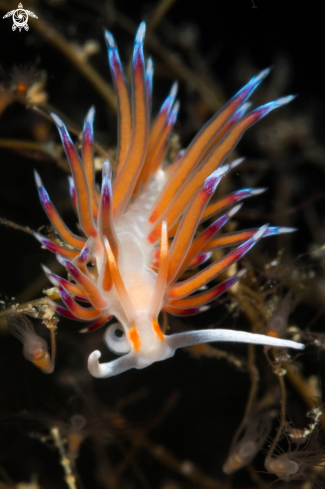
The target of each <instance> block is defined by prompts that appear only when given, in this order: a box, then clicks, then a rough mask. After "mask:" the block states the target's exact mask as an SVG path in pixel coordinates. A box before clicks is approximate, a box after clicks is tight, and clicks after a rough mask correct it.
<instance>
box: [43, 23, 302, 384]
mask: <svg viewBox="0 0 325 489" xmlns="http://www.w3.org/2000/svg"><path fill="white" fill-rule="evenodd" d="M144 35H145V23H141V24H140V26H139V29H138V31H137V34H136V37H135V44H134V52H133V62H132V75H131V91H130V93H129V87H128V84H127V81H126V78H125V76H124V73H123V68H122V65H121V61H120V57H119V54H118V50H117V46H116V43H115V40H114V38H113V36H112V34H111V33H110V32H106V34H105V37H106V42H107V46H108V58H109V64H110V69H111V74H112V78H113V82H114V87H115V92H116V97H117V105H118V145H117V158H116V165H115V167H114V169H113V168H112V165H111V163H110V161H109V160H108V159H107V160H106V161H105V162H104V165H103V176H102V185H101V192H99V190H98V189H97V187H96V184H95V174H94V151H93V120H94V113H95V111H94V108H91V109H90V110H89V112H88V114H87V116H86V118H85V123H84V128H83V134H82V157H81V158H80V156H79V154H78V152H77V150H76V148H75V146H74V144H73V142H72V140H71V138H70V136H69V133H68V131H67V129H66V127H65V125H64V123H63V122H62V120H61V119H59V117H58V116H57V115H55V114H52V118H53V120H54V122H55V123H56V125H57V128H58V131H59V133H60V136H61V140H62V143H63V146H64V149H65V152H66V155H67V159H68V161H69V164H70V168H71V173H72V177H71V178H70V193H71V197H72V201H73V205H74V207H75V210H76V212H77V215H78V220H79V227H80V229H81V233H80V236H79V235H77V234H75V233H73V232H71V231H70V230H69V229H68V228H67V226H66V225H65V224H64V222H63V221H62V219H61V217H60V215H59V214H58V212H57V210H56V209H55V207H54V205H53V204H52V202H51V200H50V198H49V196H48V194H47V192H46V190H45V188H44V186H43V184H42V181H41V179H40V176H39V175H38V174H37V173H36V172H35V179H36V184H37V187H38V191H39V195H40V200H41V202H42V205H43V207H44V210H45V212H46V214H47V216H48V218H49V219H50V221H51V223H52V225H53V227H54V228H55V230H56V232H57V234H58V238H57V239H48V238H46V237H45V236H41V235H40V234H38V233H36V234H35V236H36V238H37V239H38V240H39V241H40V242H41V243H42V244H43V245H44V246H45V247H47V248H48V249H49V250H51V251H52V252H54V253H56V255H57V259H58V261H59V262H60V263H61V264H62V265H63V266H64V267H65V268H66V270H67V272H68V274H69V278H70V280H67V279H65V278H62V277H59V276H58V275H56V274H54V273H52V272H51V271H50V270H49V269H48V268H47V267H43V268H44V271H45V273H46V275H47V276H48V279H49V280H50V282H51V283H52V284H53V285H54V286H55V287H57V289H58V291H59V294H60V297H61V299H62V301H63V303H64V304H65V306H66V308H65V307H63V306H60V305H58V304H54V303H53V307H55V309H56V311H57V312H58V313H60V314H62V315H64V316H66V317H68V318H72V319H75V320H78V321H91V322H92V324H91V325H90V326H88V327H86V328H84V329H83V330H82V331H83V332H86V331H94V330H96V329H97V328H100V327H101V326H103V325H104V324H105V323H107V322H108V321H110V320H111V319H112V318H113V317H114V318H115V319H116V320H117V321H118V322H117V323H116V322H113V324H110V325H109V327H108V329H107V330H106V332H105V334H104V341H105V343H106V345H107V347H108V348H109V349H110V350H111V351H112V352H114V353H116V354H119V355H122V356H120V357H119V358H117V359H115V360H113V361H111V362H108V363H99V358H100V356H101V353H100V352H99V351H94V352H93V353H91V354H90V356H89V360H88V368H89V371H90V373H91V374H92V375H93V376H95V377H110V376H113V375H117V374H119V373H121V372H124V371H126V370H128V369H130V368H138V369H141V368H144V367H147V366H148V365H150V364H152V363H153V362H156V361H160V360H164V359H166V358H169V357H171V356H173V355H174V353H175V350H176V349H177V348H181V347H185V346H190V345H195V344H198V343H205V342H214V341H233V342H243V343H256V344H263V345H271V346H279V347H290V348H295V349H303V348H304V345H302V344H300V343H296V342H294V341H290V340H283V339H280V338H274V337H271V336H264V335H260V334H252V333H246V332H243V331H233V330H223V329H208V330H199V331H190V332H183V333H179V334H170V335H165V334H164V333H163V332H162V330H161V328H160V326H159V323H158V316H159V313H160V311H162V310H164V311H167V312H169V313H171V314H174V315H178V316H184V315H190V314H196V313H199V312H200V311H202V310H204V308H206V305H207V304H208V303H209V302H211V301H213V300H214V299H215V298H216V297H218V296H219V295H220V294H222V293H223V292H225V291H226V290H227V289H229V288H230V287H231V286H232V285H234V284H235V283H236V282H237V281H238V280H239V279H240V277H241V276H242V275H243V274H244V273H245V271H244V270H241V271H239V272H238V273H236V274H235V275H233V276H232V277H230V278H228V279H227V280H225V281H223V282H221V283H218V284H217V285H213V286H211V287H210V288H208V287H206V284H209V283H210V282H211V281H212V280H213V279H215V277H217V276H218V275H219V274H220V273H221V272H223V271H224V270H225V269H227V268H228V267H229V266H231V265H232V264H234V263H235V262H237V260H239V259H240V258H241V257H242V256H243V255H245V253H247V252H248V251H249V250H250V249H251V248H252V247H253V246H254V245H255V244H256V243H257V242H258V241H259V240H260V239H261V238H264V237H266V236H271V235H277V234H280V233H286V232H290V231H292V229H290V228H284V227H270V226H268V225H265V226H263V227H261V228H259V229H250V230H246V231H237V232H233V233H228V234H223V235H220V234H218V231H219V230H220V229H221V228H222V226H224V225H225V223H226V222H227V221H228V220H229V219H230V218H231V217H232V216H233V215H234V214H235V213H236V212H237V211H238V210H239V208H240V206H241V204H238V202H239V201H241V200H243V199H245V198H247V197H251V196H254V195H257V194H259V193H261V192H262V191H264V189H252V188H246V189H243V190H240V191H237V192H233V193H230V194H229V195H227V196H225V197H223V198H222V199H220V200H217V201H216V200H212V201H211V202H210V203H209V201H210V199H211V197H212V196H213V194H214V192H215V190H216V187H217V185H218V184H219V182H220V181H221V179H222V178H223V177H224V176H225V175H226V174H227V173H228V172H229V171H230V170H231V169H232V168H234V167H235V166H237V165H238V164H239V163H240V162H241V159H239V160H236V161H234V162H232V163H224V162H225V160H226V158H227V156H228V155H229V154H230V153H231V151H232V150H233V149H234V147H235V146H236V144H237V142H238V141H239V139H240V138H241V136H242V135H243V133H244V132H245V131H246V129H248V128H249V127H250V126H252V125H253V124H254V123H255V122H257V121H258V120H260V119H261V118H262V117H264V116H265V115H267V114H268V113H269V112H270V111H271V110H273V109H275V108H277V107H281V106H282V105H284V104H287V103H288V102H290V101H291V100H292V98H293V97H292V96H287V97H283V98H280V99H278V100H275V101H273V102H270V103H268V104H266V105H263V106H262V107H259V108H257V109H255V110H253V111H252V112H249V113H248V114H246V111H247V109H248V104H247V103H246V101H247V99H248V97H249V96H250V95H251V94H252V93H253V92H254V90H255V89H256V87H257V86H258V85H259V84H260V82H261V81H262V80H263V79H264V78H265V77H266V75H267V74H268V73H269V70H264V71H262V72H261V73H260V74H259V75H257V76H255V77H254V78H252V79H251V80H250V81H249V82H248V83H247V85H245V86H244V87H243V88H242V89H241V90H240V91H239V92H238V93H237V94H236V95H235V96H234V97H233V98H232V99H231V100H230V101H229V102H228V103H227V105H226V106H225V107H224V108H222V109H221V110H220V111H219V112H218V113H217V114H216V115H215V116H213V117H212V119H211V120H210V121H209V122H207V124H206V125H205V126H204V127H203V129H202V130H201V131H200V132H199V134H198V135H197V136H196V137H195V139H194V140H193V141H192V143H191V144H190V145H189V147H188V148H187V149H186V151H181V152H180V154H179V155H178V157H177V158H176V161H175V162H174V163H173V164H172V165H169V166H168V165H167V164H166V162H165V160H164V157H165V153H166V149H167V146H168V142H169V137H170V134H171V130H172V128H173V125H174V123H175V121H176V117H177V112H178V109H179V104H178V101H176V100H175V99H176V92H177V84H174V85H173V86H172V88H171V91H170V93H169V95H168V97H167V98H166V100H165V102H164V103H163V105H162V107H161V110H160V112H159V113H158V115H157V117H156V119H155V121H154V123H153V124H152V126H151V128H150V120H149V119H150V106H151V97H152V77H153V65H152V61H151V60H150V59H149V60H148V61H147V63H145V61H144V55H143V42H144ZM112 173H113V175H114V177H113V176H112ZM233 204H235V205H234V206H233V207H231V208H230V206H231V205H233ZM229 208H230V210H229ZM223 211H224V213H223V214H222V212H223ZM216 214H222V215H221V216H220V217H217V218H215V215H216ZM210 218H212V223H210V224H208V225H207V226H205V227H203V228H202V230H201V228H200V232H199V231H198V227H199V226H200V224H201V223H202V222H204V221H206V220H208V219H210ZM210 222H211V221H210ZM226 246H237V247H235V248H234V249H233V250H232V251H230V252H228V253H226V254H224V256H222V257H221V258H219V259H218V260H216V261H214V262H212V263H210V264H206V265H205V266H204V267H201V268H200V269H198V268H197V267H198V266H199V265H200V266H201V265H202V264H204V263H206V262H207V261H208V260H209V259H210V257H211V255H212V251H213V250H215V249H216V248H221V247H226ZM189 269H194V270H193V272H192V274H190V275H189V276H188V278H186V279H181V278H182V275H183V274H184V272H185V271H187V270H189ZM198 270H199V271H198ZM82 302H87V303H88V305H87V306H86V307H85V305H82V304H81V303H82Z"/></svg>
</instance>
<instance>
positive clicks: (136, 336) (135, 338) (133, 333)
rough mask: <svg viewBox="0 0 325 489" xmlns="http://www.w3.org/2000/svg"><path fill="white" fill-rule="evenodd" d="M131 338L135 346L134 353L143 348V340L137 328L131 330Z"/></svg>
mask: <svg viewBox="0 0 325 489" xmlns="http://www.w3.org/2000/svg"><path fill="white" fill-rule="evenodd" d="M129 338H130V341H131V343H132V345H133V349H134V351H139V350H140V346H141V340H140V336H139V333H138V330H137V328H135V327H134V328H131V329H130V331H129Z"/></svg>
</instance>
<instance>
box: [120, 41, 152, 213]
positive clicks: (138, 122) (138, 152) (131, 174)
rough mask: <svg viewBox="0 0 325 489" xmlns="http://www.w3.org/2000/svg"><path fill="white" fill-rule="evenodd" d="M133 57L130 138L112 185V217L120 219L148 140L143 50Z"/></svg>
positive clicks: (129, 196)
mask: <svg viewBox="0 0 325 489" xmlns="http://www.w3.org/2000/svg"><path fill="white" fill-rule="evenodd" d="M136 49H138V51H137V52H136V56H135V62H134V63H135V67H134V70H133V71H132V123H133V124H132V136H131V142H130V147H129V149H128V153H127V155H126V158H125V161H124V163H123V165H122V167H121V169H120V171H119V172H118V174H117V176H116V178H115V180H114V183H113V195H114V200H113V215H114V216H115V217H117V216H120V215H121V214H122V213H123V211H124V210H125V208H126V206H127V204H128V202H129V200H130V198H131V195H132V193H133V190H134V188H135V185H136V182H137V179H138V177H139V174H140V171H141V168H142V165H143V163H144V160H145V157H146V152H147V145H148V139H149V110H148V95H147V89H146V83H145V74H144V61H143V53H142V48H141V49H140V48H137V44H136V47H135V50H136Z"/></svg>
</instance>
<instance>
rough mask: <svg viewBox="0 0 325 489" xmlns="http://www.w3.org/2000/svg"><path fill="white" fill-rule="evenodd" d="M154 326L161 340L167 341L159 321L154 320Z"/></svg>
mask: <svg viewBox="0 0 325 489" xmlns="http://www.w3.org/2000/svg"><path fill="white" fill-rule="evenodd" d="M152 327H153V330H154V332H155V333H156V335H157V336H158V338H159V339H160V340H161V341H165V336H164V335H163V332H162V331H161V329H160V326H159V324H158V321H152Z"/></svg>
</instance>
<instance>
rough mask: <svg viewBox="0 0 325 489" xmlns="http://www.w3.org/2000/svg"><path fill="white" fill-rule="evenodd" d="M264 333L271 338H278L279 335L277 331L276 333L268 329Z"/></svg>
mask: <svg viewBox="0 0 325 489" xmlns="http://www.w3.org/2000/svg"><path fill="white" fill-rule="evenodd" d="M266 335H267V336H272V338H278V337H279V335H278V333H276V332H275V331H269V332H268V333H267V334H266Z"/></svg>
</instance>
